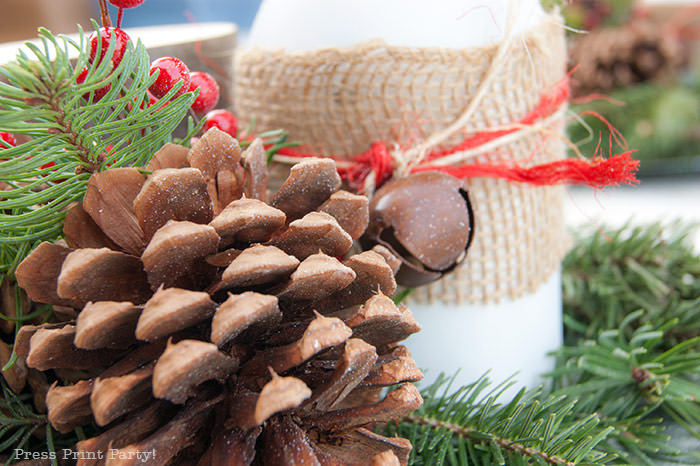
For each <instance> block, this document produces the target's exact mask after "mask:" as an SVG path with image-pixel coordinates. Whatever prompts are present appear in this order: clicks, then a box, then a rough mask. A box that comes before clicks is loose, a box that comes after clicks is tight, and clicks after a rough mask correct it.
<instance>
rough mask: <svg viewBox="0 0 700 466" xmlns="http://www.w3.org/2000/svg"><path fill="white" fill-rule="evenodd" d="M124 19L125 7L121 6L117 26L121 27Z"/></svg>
mask: <svg viewBox="0 0 700 466" xmlns="http://www.w3.org/2000/svg"><path fill="white" fill-rule="evenodd" d="M122 19H124V8H122V7H119V13H117V27H118V28H120V29H121V27H122Z"/></svg>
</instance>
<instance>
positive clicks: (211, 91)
mask: <svg viewBox="0 0 700 466" xmlns="http://www.w3.org/2000/svg"><path fill="white" fill-rule="evenodd" d="M197 88H199V95H198V96H197V98H196V99H195V100H194V102H192V110H194V111H195V113H200V114H201V113H207V112H208V111H209V110H212V109H213V108H214V107H216V104H217V102H218V101H219V83H217V82H216V79H214V77H213V76H212V75H210V74H209V73H203V72H201V71H195V72H194V73H190V89H189V91H190V92H194V91H195V90H196V89H197Z"/></svg>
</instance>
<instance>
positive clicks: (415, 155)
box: [392, 2, 519, 177]
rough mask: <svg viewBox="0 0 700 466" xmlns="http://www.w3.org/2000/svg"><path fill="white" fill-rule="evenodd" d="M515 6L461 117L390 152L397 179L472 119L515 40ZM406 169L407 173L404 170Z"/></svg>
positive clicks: (465, 159)
mask: <svg viewBox="0 0 700 466" xmlns="http://www.w3.org/2000/svg"><path fill="white" fill-rule="evenodd" d="M517 4H518V2H512V3H511V5H510V7H509V9H508V19H507V26H506V34H505V37H504V38H503V40H502V41H501V43H500V45H499V46H498V49H497V50H496V54H495V56H494V58H493V60H492V61H491V66H489V68H488V70H487V71H486V75H485V76H484V79H483V80H482V81H481V83H479V86H478V87H477V90H476V93H475V94H474V97H472V100H471V101H470V102H469V104H468V105H467V106H466V107H465V109H464V111H463V112H462V114H461V115H460V116H459V117H458V118H457V119H456V120H455V121H454V122H452V124H450V125H449V126H447V127H446V128H444V129H442V130H440V131H438V132H436V133H433V134H432V135H430V136H429V137H428V138H427V139H426V140H425V141H424V142H422V143H419V144H417V145H416V146H415V147H413V148H411V149H408V150H407V151H405V152H403V153H402V152H401V151H395V152H393V153H392V156H393V157H394V159H395V161H396V164H397V168H402V170H397V176H398V177H402V176H406V175H408V173H409V172H410V168H412V167H414V166H417V165H420V164H421V162H422V161H423V160H424V159H425V157H426V155H427V154H428V151H429V150H431V149H432V148H433V147H436V146H438V145H440V144H442V143H443V142H445V141H446V140H447V139H448V138H450V137H451V136H452V135H454V134H455V133H457V132H458V131H460V130H462V129H463V128H464V127H465V126H466V125H467V123H469V121H470V120H471V119H472V117H473V116H474V112H476V110H477V108H478V107H479V105H480V104H481V102H482V100H483V99H484V96H485V95H486V93H487V92H488V91H489V89H490V87H491V84H492V82H493V80H494V78H495V77H496V74H497V72H498V71H499V70H500V69H501V67H502V66H503V65H504V64H505V63H506V61H507V60H508V57H507V54H508V52H510V48H511V43H512V42H513V40H514V38H515V30H516V27H515V26H516V24H515V21H516V18H517V12H518V10H519V7H518V6H517ZM474 156H475V155H469V154H467V153H464V154H463V155H462V157H460V158H459V159H458V160H456V162H465V161H467V160H468V159H470V158H472V157H474ZM406 168H408V169H409V170H406Z"/></svg>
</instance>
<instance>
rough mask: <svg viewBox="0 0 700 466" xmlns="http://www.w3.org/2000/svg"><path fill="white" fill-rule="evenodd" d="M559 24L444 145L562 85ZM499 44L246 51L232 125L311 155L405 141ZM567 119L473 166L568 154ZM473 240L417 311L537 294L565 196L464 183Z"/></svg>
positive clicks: (473, 77)
mask: <svg viewBox="0 0 700 466" xmlns="http://www.w3.org/2000/svg"><path fill="white" fill-rule="evenodd" d="M560 24H561V18H560V17H558V16H548V17H547V18H546V20H545V21H544V22H543V23H542V24H541V26H540V27H538V28H536V29H534V30H532V31H529V32H528V33H526V34H523V35H521V36H520V37H517V39H516V40H515V41H513V43H514V45H513V46H512V48H511V50H510V52H509V54H508V56H507V60H505V62H503V63H502V64H501V65H500V70H499V73H498V75H497V76H496V78H495V79H494V80H493V81H492V83H491V86H490V87H489V89H488V92H487V93H486V95H485V97H484V98H483V101H482V102H481V104H480V105H479V108H478V111H477V112H476V113H475V114H474V116H473V118H472V119H471V121H470V122H469V123H468V124H467V125H466V126H465V128H464V133H460V134H455V135H454V136H453V137H452V138H451V140H449V141H448V145H449V144H455V143H457V142H459V141H461V140H463V139H464V137H465V135H466V134H473V133H474V132H478V131H482V130H484V129H487V128H494V127H498V126H502V125H508V124H512V123H514V122H517V121H519V120H520V119H521V118H522V117H523V116H524V115H526V114H527V113H528V112H529V111H531V110H532V109H533V108H535V107H536V106H537V104H538V102H539V100H540V98H541V96H542V94H543V93H544V92H545V91H546V90H548V89H549V88H550V87H552V86H554V85H555V84H556V83H557V82H559V81H560V80H561V79H562V78H563V77H564V76H565V66H566V49H565V44H564V35H563V31H562V28H561V26H560ZM497 51H498V46H490V47H483V48H474V49H466V50H462V49H440V48H423V49H419V48H412V47H394V46H389V45H387V44H385V43H383V42H381V41H373V42H369V43H365V44H360V45H357V46H355V47H350V48H344V49H329V50H319V51H315V52H306V53H293V54H289V53H285V52H283V51H270V50H261V49H243V50H240V51H239V52H238V55H237V57H236V63H235V103H236V112H237V114H238V116H239V118H240V119H241V120H243V121H247V120H249V119H251V118H252V117H255V121H256V126H257V127H256V129H257V130H258V131H262V130H267V129H274V128H284V129H286V130H287V131H289V133H290V139H291V140H297V141H302V142H303V143H304V144H306V145H307V146H308V148H309V149H310V150H311V151H313V152H315V153H318V154H329V155H331V154H332V155H336V156H341V157H343V156H345V157H349V156H351V155H353V154H359V153H361V152H363V151H365V150H366V149H367V148H368V147H369V145H370V143H371V142H372V141H388V142H391V141H398V142H400V143H402V144H406V143H411V141H415V140H420V139H421V138H425V137H427V136H428V135H430V134H433V133H434V132H436V131H439V130H441V129H443V128H445V127H446V126H448V125H449V124H451V123H452V122H453V121H455V120H456V119H457V118H459V116H460V115H461V113H462V112H463V110H464V108H465V107H466V106H467V105H468V103H469V102H470V99H471V98H472V96H473V95H474V93H475V92H476V89H477V88H478V87H479V84H480V82H481V80H482V78H483V76H484V75H485V74H486V73H487V71H488V70H489V66H491V62H492V60H493V57H494V56H495V55H496V53H497ZM562 131H563V121H561V120H558V121H553V122H552V124H551V127H550V128H547V131H545V132H543V133H539V134H538V133H530V134H528V135H524V136H523V137H522V138H520V139H518V140H515V141H511V142H509V143H508V144H506V145H504V146H502V147H499V148H498V149H497V150H495V151H492V152H491V153H488V154H484V155H481V156H479V157H478V158H476V159H474V161H478V162H499V161H516V162H517V163H519V164H521V165H524V166H531V165H535V164H541V163H547V162H552V161H554V160H558V159H561V158H563V157H564V156H565V148H564V145H563V143H562V142H561V140H560V139H559V138H558V137H557V136H556V135H560V134H561V133H562ZM466 184H467V187H468V189H469V193H470V196H471V200H472V204H473V207H474V210H475V218H476V235H475V239H474V242H473V244H472V246H471V248H470V249H469V255H468V257H467V260H466V261H465V262H464V263H463V264H462V265H460V266H459V267H457V269H456V270H455V271H454V272H452V273H451V274H449V275H447V276H446V277H445V278H444V279H442V280H440V281H438V282H437V283H434V284H432V285H430V286H427V287H423V288H420V289H417V290H416V291H415V292H414V293H413V294H412V296H411V300H412V301H413V302H415V303H418V304H444V305H460V304H472V303H492V302H498V301H501V300H503V299H516V298H519V297H521V296H523V295H525V294H527V293H532V292H534V291H536V289H537V288H538V287H539V286H540V285H541V284H542V283H544V282H545V281H546V280H547V279H548V278H549V277H550V276H551V275H552V273H554V271H555V270H556V269H557V267H558V266H559V264H560V262H561V259H562V257H563V255H564V253H565V251H566V247H567V244H568V239H567V236H566V232H565V228H564V216H563V211H562V209H563V203H562V201H563V190H562V188H561V187H532V186H528V185H522V184H514V183H508V182H505V181H502V180H495V179H489V178H479V179H472V180H469V181H468V182H466Z"/></svg>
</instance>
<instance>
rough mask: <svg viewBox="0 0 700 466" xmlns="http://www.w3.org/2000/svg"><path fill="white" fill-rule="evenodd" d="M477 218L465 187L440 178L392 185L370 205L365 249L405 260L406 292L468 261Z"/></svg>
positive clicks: (421, 176)
mask: <svg viewBox="0 0 700 466" xmlns="http://www.w3.org/2000/svg"><path fill="white" fill-rule="evenodd" d="M473 236H474V214H473V211H472V207H471V203H470V201H469V195H468V193H467V190H466V188H465V186H464V182H463V181H462V180H459V179H457V178H455V177H452V176H450V175H446V174H444V173H440V172H421V173H416V174H412V175H409V176H407V177H405V178H398V179H394V180H391V181H389V182H388V183H386V184H385V185H384V186H382V187H381V188H380V189H379V190H378V191H377V192H376V194H375V196H374V198H373V199H372V202H371V203H370V223H369V227H368V228H367V231H366V233H365V236H364V238H363V244H364V246H365V247H368V246H371V245H373V244H381V245H382V246H385V247H387V248H389V249H390V250H391V251H392V252H393V253H394V254H395V255H396V256H398V257H399V258H400V259H401V267H400V269H399V271H398V274H397V276H396V280H397V282H398V283H399V284H401V285H403V286H409V287H414V286H420V285H425V284H427V283H430V282H433V281H435V280H437V279H439V278H440V277H442V276H443V275H444V274H446V273H448V272H450V271H451V270H453V269H454V268H455V267H456V266H457V265H459V264H460V263H461V262H462V261H463V260H464V259H465V258H466V255H467V249H468V248H469V245H470V244H471V242H472V239H473Z"/></svg>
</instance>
